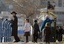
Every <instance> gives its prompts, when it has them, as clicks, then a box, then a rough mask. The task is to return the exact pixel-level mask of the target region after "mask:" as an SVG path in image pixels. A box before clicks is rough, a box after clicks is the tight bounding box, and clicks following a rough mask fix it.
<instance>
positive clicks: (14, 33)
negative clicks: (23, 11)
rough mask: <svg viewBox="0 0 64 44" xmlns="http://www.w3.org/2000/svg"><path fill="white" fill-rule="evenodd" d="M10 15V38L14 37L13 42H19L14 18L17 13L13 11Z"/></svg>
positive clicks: (16, 19) (16, 20) (15, 18)
mask: <svg viewBox="0 0 64 44" xmlns="http://www.w3.org/2000/svg"><path fill="white" fill-rule="evenodd" d="M11 14H12V19H11V23H12V25H11V26H12V36H14V39H15V42H19V41H20V39H19V37H18V35H17V30H18V24H17V23H18V18H17V16H16V14H17V13H16V12H14V11H13V12H12V13H11Z"/></svg>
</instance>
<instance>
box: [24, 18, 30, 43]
mask: <svg viewBox="0 0 64 44" xmlns="http://www.w3.org/2000/svg"><path fill="white" fill-rule="evenodd" d="M30 31H31V25H30V23H29V19H26V22H25V25H24V32H25V34H24V36H26V42H28V36H30Z"/></svg>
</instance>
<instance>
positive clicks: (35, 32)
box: [33, 20, 40, 42]
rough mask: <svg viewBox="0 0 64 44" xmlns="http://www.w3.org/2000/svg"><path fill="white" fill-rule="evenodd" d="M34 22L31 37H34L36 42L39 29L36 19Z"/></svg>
mask: <svg viewBox="0 0 64 44" xmlns="http://www.w3.org/2000/svg"><path fill="white" fill-rule="evenodd" d="M34 22H35V24H34V27H33V28H34V33H33V39H34V42H37V39H38V32H40V30H39V25H38V23H37V20H35V21H34Z"/></svg>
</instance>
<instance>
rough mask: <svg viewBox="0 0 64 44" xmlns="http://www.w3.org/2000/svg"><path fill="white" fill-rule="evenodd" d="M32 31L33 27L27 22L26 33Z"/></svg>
mask: <svg viewBox="0 0 64 44" xmlns="http://www.w3.org/2000/svg"><path fill="white" fill-rule="evenodd" d="M30 31H31V25H30V23H28V22H26V23H25V25H24V32H30Z"/></svg>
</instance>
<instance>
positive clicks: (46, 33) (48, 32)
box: [44, 22, 51, 44]
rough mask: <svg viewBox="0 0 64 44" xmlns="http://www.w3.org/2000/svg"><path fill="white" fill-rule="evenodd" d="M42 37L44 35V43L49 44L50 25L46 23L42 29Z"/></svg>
mask: <svg viewBox="0 0 64 44" xmlns="http://www.w3.org/2000/svg"><path fill="white" fill-rule="evenodd" d="M44 35H45V41H46V44H47V43H48V44H50V36H51V29H50V23H49V22H48V23H47V26H46V27H45V29H44Z"/></svg>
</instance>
